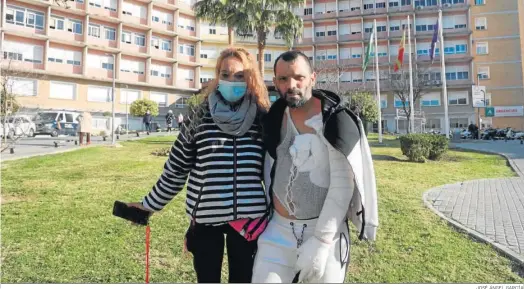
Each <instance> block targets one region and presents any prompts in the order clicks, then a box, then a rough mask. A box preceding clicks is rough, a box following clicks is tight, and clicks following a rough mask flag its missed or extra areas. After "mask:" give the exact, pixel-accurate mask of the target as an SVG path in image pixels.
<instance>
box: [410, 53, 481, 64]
mask: <svg viewBox="0 0 524 289" xmlns="http://www.w3.org/2000/svg"><path fill="white" fill-rule="evenodd" d="M444 60H445V62H446V64H447V63H455V62H469V61H471V60H473V57H472V56H471V55H469V53H464V54H446V56H445V59H444ZM430 61H431V58H430V57H429V55H419V56H417V62H430ZM439 62H440V55H436V56H435V60H434V63H439Z"/></svg>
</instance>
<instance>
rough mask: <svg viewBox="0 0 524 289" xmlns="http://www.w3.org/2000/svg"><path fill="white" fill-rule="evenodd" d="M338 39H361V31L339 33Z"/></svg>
mask: <svg viewBox="0 0 524 289" xmlns="http://www.w3.org/2000/svg"><path fill="white" fill-rule="evenodd" d="M368 38H369V36H368ZM338 41H341V42H342V41H362V33H357V34H344V35H339V36H338Z"/></svg>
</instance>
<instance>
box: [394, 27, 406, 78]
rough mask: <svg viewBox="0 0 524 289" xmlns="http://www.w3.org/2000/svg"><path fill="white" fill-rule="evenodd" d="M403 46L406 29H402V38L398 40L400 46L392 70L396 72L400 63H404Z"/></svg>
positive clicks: (400, 65)
mask: <svg viewBox="0 0 524 289" xmlns="http://www.w3.org/2000/svg"><path fill="white" fill-rule="evenodd" d="M404 46H406V30H405V29H404V32H403V33H402V40H401V41H400V47H399V49H398V58H397V62H396V63H395V68H394V71H395V72H397V71H398V70H399V69H400V68H401V67H402V63H404Z"/></svg>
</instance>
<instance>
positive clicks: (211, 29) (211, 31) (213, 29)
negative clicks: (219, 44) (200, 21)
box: [209, 28, 217, 35]
mask: <svg viewBox="0 0 524 289" xmlns="http://www.w3.org/2000/svg"><path fill="white" fill-rule="evenodd" d="M209 34H213V35H215V34H217V30H216V28H209Z"/></svg>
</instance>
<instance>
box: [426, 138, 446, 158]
mask: <svg viewBox="0 0 524 289" xmlns="http://www.w3.org/2000/svg"><path fill="white" fill-rule="evenodd" d="M430 136H431V137H430V139H431V148H430V150H429V156H428V158H429V159H430V160H433V161H438V160H440V159H441V158H442V156H443V155H444V154H445V153H446V151H447V150H448V139H447V138H446V137H445V136H444V135H430Z"/></svg>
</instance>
